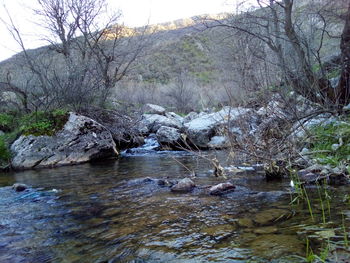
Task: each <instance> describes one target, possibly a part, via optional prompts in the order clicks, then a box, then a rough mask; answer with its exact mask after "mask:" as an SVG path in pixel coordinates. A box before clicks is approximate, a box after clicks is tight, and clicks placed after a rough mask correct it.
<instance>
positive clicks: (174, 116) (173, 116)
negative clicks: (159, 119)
mask: <svg viewBox="0 0 350 263" xmlns="http://www.w3.org/2000/svg"><path fill="white" fill-rule="evenodd" d="M165 116H166V117H168V118H169V119H174V120H177V121H178V122H179V123H183V122H184V118H183V117H181V116H180V115H178V114H176V113H175V112H166V113H165Z"/></svg>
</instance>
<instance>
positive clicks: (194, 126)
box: [184, 107, 250, 148]
mask: <svg viewBox="0 0 350 263" xmlns="http://www.w3.org/2000/svg"><path fill="white" fill-rule="evenodd" d="M249 111H250V110H249V109H245V108H231V107H224V108H223V109H222V110H221V111H218V112H215V113H211V114H205V115H204V116H201V117H198V118H196V119H193V120H192V121H190V122H188V123H185V124H184V126H185V130H186V134H187V136H188V138H189V139H190V140H191V142H192V143H193V144H194V145H196V146H198V147H202V148H207V147H208V143H209V142H210V139H211V138H212V137H213V136H215V135H216V134H215V133H216V130H217V129H219V128H220V127H221V126H223V125H224V124H227V123H228V122H234V121H236V120H238V119H239V118H240V117H242V116H243V115H245V114H247V113H248V112H249Z"/></svg>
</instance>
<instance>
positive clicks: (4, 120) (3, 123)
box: [0, 113, 15, 132]
mask: <svg viewBox="0 0 350 263" xmlns="http://www.w3.org/2000/svg"><path fill="white" fill-rule="evenodd" d="M14 119H15V117H14V116H13V115H10V114H6V113H0V130H2V131H5V132H6V131H11V130H12V129H13V126H14Z"/></svg>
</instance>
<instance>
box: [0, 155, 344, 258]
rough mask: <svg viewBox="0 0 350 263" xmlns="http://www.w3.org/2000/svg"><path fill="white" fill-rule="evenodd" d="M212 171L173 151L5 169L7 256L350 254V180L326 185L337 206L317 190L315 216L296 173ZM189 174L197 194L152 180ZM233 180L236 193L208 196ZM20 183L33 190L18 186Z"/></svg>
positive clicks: (0, 232) (1, 236) (0, 200)
mask: <svg viewBox="0 0 350 263" xmlns="http://www.w3.org/2000/svg"><path fill="white" fill-rule="evenodd" d="M220 158H221V160H222V163H223V165H224V166H226V167H227V166H228V165H229V163H226V161H228V160H226V159H225V154H223V155H222V156H220ZM230 162H231V161H230ZM237 165H241V166H242V164H237ZM212 169H213V167H211V165H210V163H209V162H208V161H207V160H205V159H204V158H199V157H198V156H197V155H191V154H186V153H175V154H174V153H165V154H150V155H147V154H146V155H140V156H132V155H130V156H124V157H122V158H120V159H119V160H113V161H106V162H98V163H93V164H84V165H76V166H70V167H59V168H54V169H41V170H29V171H23V172H12V173H6V174H1V175H0V186H1V188H0V262H9V263H10V262H11V263H12V262H135V263H136V262H304V261H305V257H306V254H307V250H309V249H308V247H311V248H312V249H313V252H314V253H315V254H316V253H321V252H322V251H323V248H324V245H325V244H327V245H329V244H330V245H332V246H335V247H336V248H335V250H342V251H346V241H345V236H347V232H348V229H349V225H350V222H349V219H350V211H349V210H348V208H349V202H348V200H343V199H344V196H345V194H344V193H346V192H349V187H348V186H343V187H337V188H331V187H330V188H327V190H326V191H327V195H328V196H329V203H331V205H332V211H331V213H328V210H327V209H326V208H325V207H326V202H323V203H322V202H320V200H321V199H320V198H319V197H320V194H319V193H317V190H315V191H314V192H315V193H314V195H313V194H310V200H311V205H312V207H313V210H312V216H310V209H309V207H308V205H307V204H305V202H299V203H298V202H297V201H295V200H294V203H293V204H292V205H291V201H292V200H293V199H294V198H295V194H293V192H294V191H295V189H293V188H291V186H290V181H289V180H288V179H285V180H281V181H274V182H266V181H265V180H264V177H263V176H262V175H261V174H259V173H257V172H255V171H250V170H249V169H246V170H244V169H243V170H242V169H239V170H238V169H236V170H235V169H231V172H230V171H229V169H227V176H228V179H227V180H225V179H223V178H216V177H214V176H212ZM190 171H195V173H196V176H195V177H193V178H192V180H193V181H194V182H195V183H196V185H197V186H198V187H196V188H195V189H194V190H193V191H192V192H191V193H185V194H178V193H172V192H171V191H170V189H169V188H168V187H166V186H162V185H158V184H157V183H155V180H152V179H167V180H179V179H182V178H184V177H188V176H191V172H190ZM225 181H231V182H233V183H234V184H235V185H236V189H235V191H233V192H230V193H227V194H225V195H222V196H211V195H209V193H208V186H210V185H215V184H218V183H220V182H225ZM15 182H18V183H25V184H27V185H29V186H30V188H29V189H27V190H26V191H24V192H15V191H14V190H13V189H12V188H11V185H12V184H13V183H15ZM340 199H341V200H340ZM321 204H322V205H321ZM335 204H336V205H335ZM335 206H336V208H335ZM344 233H346V234H344ZM339 255H341V254H339ZM339 262H346V261H339Z"/></svg>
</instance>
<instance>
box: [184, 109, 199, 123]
mask: <svg viewBox="0 0 350 263" xmlns="http://www.w3.org/2000/svg"><path fill="white" fill-rule="evenodd" d="M198 117H199V116H198V113H197V112H194V111H191V112H190V113H189V114H187V115H186V116H185V118H184V119H183V122H184V123H187V122H190V121H192V120H194V119H196V118H198Z"/></svg>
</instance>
